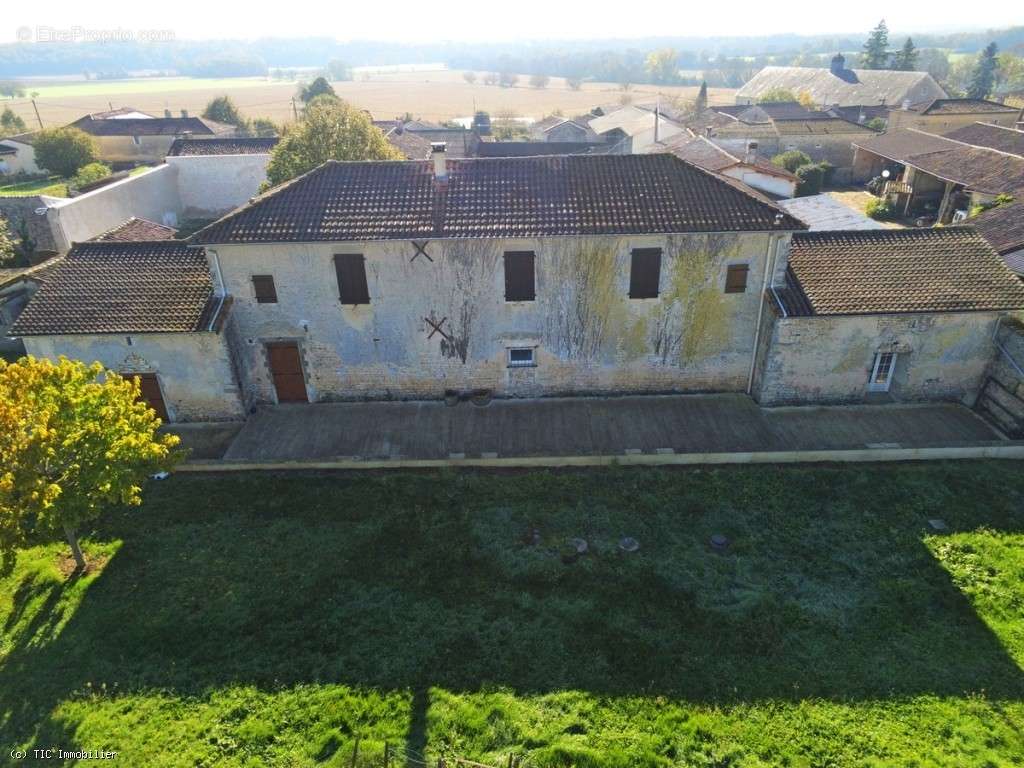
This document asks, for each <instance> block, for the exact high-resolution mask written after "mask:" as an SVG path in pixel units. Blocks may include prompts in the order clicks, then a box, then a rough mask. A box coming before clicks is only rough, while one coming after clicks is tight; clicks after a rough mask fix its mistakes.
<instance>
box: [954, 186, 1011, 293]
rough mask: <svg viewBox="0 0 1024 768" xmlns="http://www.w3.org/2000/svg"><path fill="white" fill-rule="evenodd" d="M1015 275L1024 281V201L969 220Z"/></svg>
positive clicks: (1003, 206) (967, 222)
mask: <svg viewBox="0 0 1024 768" xmlns="http://www.w3.org/2000/svg"><path fill="white" fill-rule="evenodd" d="M965 223H966V224H970V225H971V226H972V227H974V228H975V229H976V230H978V232H979V233H980V234H981V236H982V237H984V238H985V239H986V240H988V242H989V245H991V246H992V247H993V248H994V249H995V250H996V253H998V254H999V255H1000V256H1002V257H1003V261H1005V262H1006V266H1008V267H1009V268H1010V269H1011V270H1012V271H1013V272H1014V274H1016V275H1018V276H1019V277H1021V278H1022V279H1024V200H1022V201H1018V202H1014V203H1011V204H1008V205H999V206H996V207H995V208H991V209H989V210H987V211H985V212H984V213H982V214H979V215H978V216H974V217H972V218H970V219H968V220H967V221H966V222H965Z"/></svg>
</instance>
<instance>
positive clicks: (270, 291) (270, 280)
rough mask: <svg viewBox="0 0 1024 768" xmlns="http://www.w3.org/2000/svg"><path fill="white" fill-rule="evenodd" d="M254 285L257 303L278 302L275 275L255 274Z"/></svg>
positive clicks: (253, 277)
mask: <svg viewBox="0 0 1024 768" xmlns="http://www.w3.org/2000/svg"><path fill="white" fill-rule="evenodd" d="M252 287H253V292H254V293H255V294H256V303H257V304H277V288H276V287H275V286H274V276H273V275H253V276H252Z"/></svg>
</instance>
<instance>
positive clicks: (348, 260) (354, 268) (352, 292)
mask: <svg viewBox="0 0 1024 768" xmlns="http://www.w3.org/2000/svg"><path fill="white" fill-rule="evenodd" d="M334 269H335V271H336V272H337V274H338V291H339V295H340V298H341V303H342V304H369V303H370V289H369V288H368V287H367V285H366V259H365V258H364V257H363V254H361V253H339V254H336V255H335V257H334Z"/></svg>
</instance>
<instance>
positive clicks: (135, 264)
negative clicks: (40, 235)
mask: <svg viewBox="0 0 1024 768" xmlns="http://www.w3.org/2000/svg"><path fill="white" fill-rule="evenodd" d="M229 310H230V303H229V302H228V301H226V300H225V297H224V296H223V294H222V293H219V292H216V291H214V287H213V282H212V279H211V274H210V269H209V266H208V264H207V260H206V255H205V254H204V252H203V250H202V249H201V248H189V247H188V246H187V245H186V244H185V243H183V242H181V241H177V240H170V241H149V242H118V241H107V242H89V243H79V244H77V245H75V246H74V247H73V248H72V249H71V251H69V252H68V255H67V256H66V257H65V258H64V259H63V260H61V261H60V262H59V263H58V264H57V265H56V266H55V267H54V268H53V270H52V272H51V273H50V275H49V276H48V277H47V278H46V280H45V281H44V282H43V284H42V285H41V286H40V288H39V290H38V291H36V294H35V295H34V296H33V297H32V300H31V301H30V302H29V304H28V306H27V307H26V308H25V310H24V311H23V312H22V313H21V316H20V317H19V318H18V319H17V320H16V321H15V323H14V328H13V329H12V332H13V333H15V334H17V335H18V336H20V337H21V338H22V340H23V341H24V344H25V349H26V351H27V352H28V353H29V354H31V355H34V356H36V357H46V358H51V359H54V358H56V357H58V356H60V355H65V356H67V357H70V358H74V359H78V360H87V361H90V362H91V361H93V360H98V361H99V362H101V363H102V364H103V365H104V366H106V367H107V368H109V369H110V370H113V371H116V372H118V373H120V374H123V375H125V376H134V377H138V378H139V379H140V383H141V385H142V394H143V397H144V398H145V399H146V400H147V401H148V402H149V404H150V405H151V406H152V407H153V408H154V410H156V412H157V414H158V415H159V416H160V417H161V418H162V419H164V420H165V421H191V420H204V421H210V420H231V419H239V418H241V417H242V415H243V412H242V406H241V401H240V399H239V393H238V388H237V386H236V385H235V383H234V373H233V371H232V363H231V358H230V354H229V352H228V346H227V342H226V340H225V335H224V332H223V325H224V321H225V318H226V317H227V315H228V314H229Z"/></svg>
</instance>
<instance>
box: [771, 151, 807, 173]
mask: <svg viewBox="0 0 1024 768" xmlns="http://www.w3.org/2000/svg"><path fill="white" fill-rule="evenodd" d="M772 163H774V164H775V165H777V166H779V168H785V169H786V170H787V171H789V172H790V173H796V169H797V168H799V167H800V166H801V165H810V164H811V156H810V155H808V154H807V153H806V152H801V151H800V150H799V149H791V150H789V151H788V152H783V153H782V154H781V155H776V156H775V157H773V158H772Z"/></svg>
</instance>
